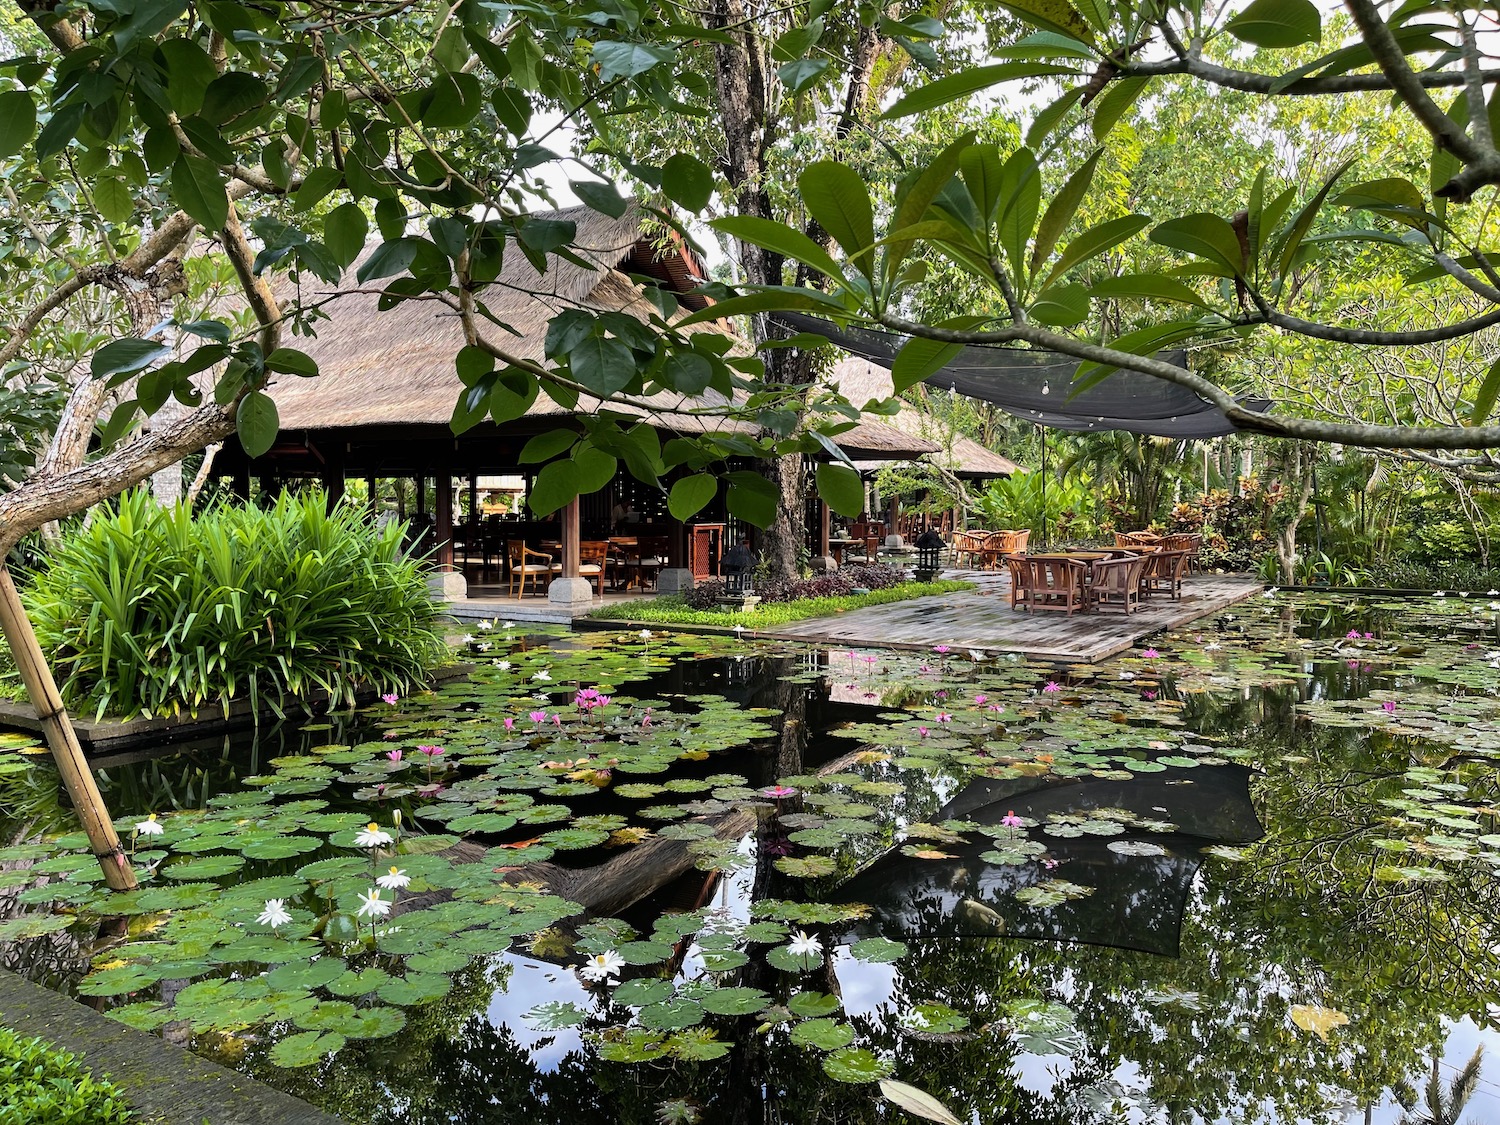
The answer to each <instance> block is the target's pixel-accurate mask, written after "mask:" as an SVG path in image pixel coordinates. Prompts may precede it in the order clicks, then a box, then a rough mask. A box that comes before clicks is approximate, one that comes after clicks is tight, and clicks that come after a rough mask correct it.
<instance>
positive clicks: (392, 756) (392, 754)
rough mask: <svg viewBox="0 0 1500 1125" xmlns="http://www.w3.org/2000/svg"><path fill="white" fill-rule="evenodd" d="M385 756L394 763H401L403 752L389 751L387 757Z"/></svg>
mask: <svg viewBox="0 0 1500 1125" xmlns="http://www.w3.org/2000/svg"><path fill="white" fill-rule="evenodd" d="M385 756H386V757H387V758H389V759H390V760H391V761H393V762H399V761H400V760H401V751H400V750H388V751H386V755H385Z"/></svg>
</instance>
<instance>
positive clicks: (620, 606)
mask: <svg viewBox="0 0 1500 1125" xmlns="http://www.w3.org/2000/svg"><path fill="white" fill-rule="evenodd" d="M973 589H975V586H974V583H972V582H959V581H955V580H953V579H942V580H939V581H935V582H902V583H901V584H900V585H897V586H888V587H886V588H885V589H884V590H871V591H870V592H869V593H868V594H840V595H838V596H836V597H829V598H802V599H800V600H798V601H794V602H762V603H761V604H760V605H757V606H756V607H755V608H754V609H750V610H733V611H731V610H727V609H689V608H688V607H687V605H686V604H685V603H684V602H683V599H682V596H681V595H680V594H660V595H658V596H657V597H655V598H652V599H651V600H650V601H647V600H646V599H645V598H642V599H640V600H638V601H630V602H617V603H615V604H614V605H606V606H601V607H600V608H599V609H596V610H594V611H593V612H592V613H590V614H589V615H588V616H587V617H586V618H584V619H583V620H586V621H628V622H631V623H635V622H643V623H645V624H648V625H718V626H720V627H723V628H727V629H732V628H734V626H736V625H743V626H744V627H745V628H746V629H754V630H756V631H757V632H764V631H766V630H767V629H774V628H775V627H777V626H778V625H788V624H790V623H791V622H793V621H803V620H806V619H807V618H809V617H831V616H834V615H836V614H840V613H848V612H849V611H850V610H854V609H864V608H865V607H867V606H872V605H888V604H890V603H891V602H904V601H910V600H911V599H913V598H925V597H930V596H932V595H934V594H955V593H960V592H962V591H966V590H973Z"/></svg>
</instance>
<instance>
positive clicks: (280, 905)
mask: <svg viewBox="0 0 1500 1125" xmlns="http://www.w3.org/2000/svg"><path fill="white" fill-rule="evenodd" d="M255 920H256V921H257V922H259V923H260V924H261V925H262V926H270V927H271V929H273V930H274V929H275V928H276V927H277V926H285V925H286V924H287V923H288V922H290V921H291V920H292V916H291V914H290V913H289V912H288V911H287V908H286V899H284V898H268V899H266V908H265V909H264V910H262V911H261V912H260V913H259V914H258V915H256V918H255Z"/></svg>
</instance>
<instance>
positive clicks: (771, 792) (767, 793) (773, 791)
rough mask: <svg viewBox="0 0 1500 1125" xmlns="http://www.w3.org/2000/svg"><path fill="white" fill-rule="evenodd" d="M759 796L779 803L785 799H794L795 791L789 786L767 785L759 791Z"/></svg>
mask: <svg viewBox="0 0 1500 1125" xmlns="http://www.w3.org/2000/svg"><path fill="white" fill-rule="evenodd" d="M760 795H761V796H762V797H770V798H771V799H772V800H773V801H779V800H782V799H783V798H785V797H795V796H796V795H797V790H796V789H795V788H793V787H792V786H790V785H768V786H766V787H765V788H764V789H762V790H761V791H760Z"/></svg>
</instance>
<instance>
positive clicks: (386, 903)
mask: <svg viewBox="0 0 1500 1125" xmlns="http://www.w3.org/2000/svg"><path fill="white" fill-rule="evenodd" d="M390 912H391V904H390V900H389V899H383V898H381V897H380V892H379V891H378V890H376V889H375V888H374V887H371V888H370V889H369V890H368V891H366V892H365V893H364V894H362V895H360V896H359V914H358V917H360V918H384V917H385V916H386V915H387V914H389V913H390Z"/></svg>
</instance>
